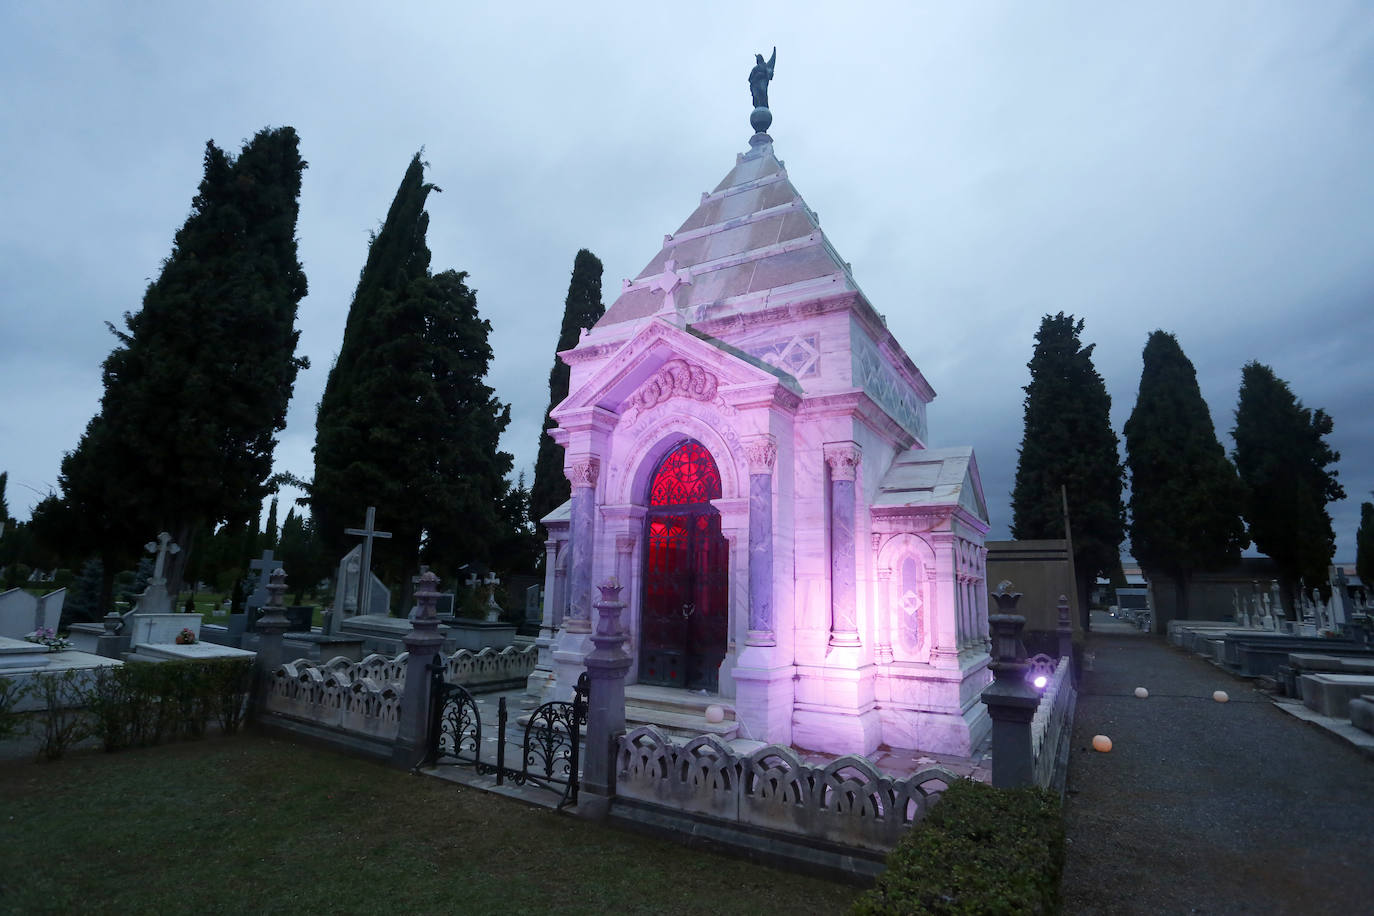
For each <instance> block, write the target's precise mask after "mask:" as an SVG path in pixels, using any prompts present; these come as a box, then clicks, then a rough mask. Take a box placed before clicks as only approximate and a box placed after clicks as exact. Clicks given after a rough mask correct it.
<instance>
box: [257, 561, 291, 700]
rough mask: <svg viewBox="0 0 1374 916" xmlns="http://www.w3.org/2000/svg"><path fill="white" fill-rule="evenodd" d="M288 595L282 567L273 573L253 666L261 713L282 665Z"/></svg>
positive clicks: (287, 624)
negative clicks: (284, 602)
mask: <svg viewBox="0 0 1374 916" xmlns="http://www.w3.org/2000/svg"><path fill="white" fill-rule="evenodd" d="M285 591H286V570H284V569H282V568H281V567H280V566H279V567H277V568H276V569H274V570H272V574H271V576H270V577H268V582H267V604H266V605H265V606H264V607H263V609H262V616H261V617H259V618H258V623H257V628H258V629H257V632H258V648H257V653H258V654H257V657H256V658H255V659H254V665H255V667H256V669H257V677H256V678H255V681H256V682H257V696H258V699H257V703H256V704H255V705H256V707H257V708H258V709H259V710H261V709H262V708H264V707H265V706H266V704H267V694H268V691H270V690H271V687H272V675H273V674H274V673H275V672H276V670H277V669H278V668H280V667H281V663H282V657H281V656H282V646H281V643H282V634H283V633H285V632H286V628H287V627H288V626H290V625H291V623H290V621H288V620H287V619H286V612H285V611H284V610H283V609H282V594H283V593H284V592H285Z"/></svg>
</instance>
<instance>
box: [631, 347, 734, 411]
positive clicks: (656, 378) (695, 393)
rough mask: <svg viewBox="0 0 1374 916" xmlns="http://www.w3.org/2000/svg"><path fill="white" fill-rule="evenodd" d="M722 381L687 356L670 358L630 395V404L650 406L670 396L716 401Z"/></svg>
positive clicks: (641, 407) (642, 406) (640, 407)
mask: <svg viewBox="0 0 1374 916" xmlns="http://www.w3.org/2000/svg"><path fill="white" fill-rule="evenodd" d="M719 384H720V382H719V381H718V380H717V379H716V377H715V375H714V374H713V373H711V372H710V371H708V370H707V369H706V368H704V367H702V366H698V365H697V364H696V363H689V362H687V360H685V359H670V360H668V361H667V362H666V363H664V364H663V365H662V366H661V367H660V368H659V370H658V371H657V372H655V373H654V374H653V375H652V376H650V377H649V380H648V381H646V382H645V383H644V384H643V385H641V386H640V388H639V390H638V391H636V392H635V393H634V394H633V395H632V396H631V397H630V406H632V407H637V408H639V409H640V410H648V409H649V408H651V407H655V406H657V405H659V404H662V403H663V402H664V401H666V400H668V399H669V398H678V397H682V398H691V399H692V400H694V401H708V402H709V401H713V400H715V398H716V388H717V387H718V386H719Z"/></svg>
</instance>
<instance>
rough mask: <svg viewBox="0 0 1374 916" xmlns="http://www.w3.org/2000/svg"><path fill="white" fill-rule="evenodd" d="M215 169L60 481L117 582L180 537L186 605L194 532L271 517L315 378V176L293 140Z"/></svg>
mask: <svg viewBox="0 0 1374 916" xmlns="http://www.w3.org/2000/svg"><path fill="white" fill-rule="evenodd" d="M204 161H205V174H204V178H203V179H202V181H201V184H200V188H199V192H198V193H197V195H196V197H195V198H194V200H193V201H192V205H191V214H190V216H189V217H188V218H187V220H186V223H185V224H184V225H183V226H182V228H181V229H180V230H179V231H178V232H177V234H176V237H175V240H174V243H173V248H172V253H171V255H170V256H169V257H168V258H167V260H166V261H165V262H164V263H163V267H162V271H161V273H160V274H159V276H158V278H157V279H156V280H154V281H153V282H152V283H151V284H150V285H149V287H148V289H147V292H146V293H145V294H144V297H143V307H142V309H141V310H140V311H139V312H137V313H136V314H129V313H125V315H124V330H119V329H117V328H115V327H114V325H109V327H110V330H111V332H112V333H114V334H115V336H116V337H117V338H118V339H119V344H118V346H116V348H115V350H114V351H113V352H111V354H110V355H109V357H107V358H106V360H105V363H104V372H103V381H104V386H105V392H104V395H103V396H102V398H101V404H100V413H99V414H97V415H96V417H94V418H93V419H92V420H91V422H90V424H89V425H88V426H87V428H86V432H85V433H84V434H83V436H82V438H81V440H80V441H79V442H78V443H77V446H76V449H75V450H74V451H72V452H69V453H68V454H67V456H66V457H65V458H64V460H63V462H62V469H61V473H60V475H59V482H60V484H61V487H62V492H63V499H64V501H66V502H67V503H68V507H69V508H70V509H71V510H72V512H73V514H74V516H75V517H76V518H79V519H80V520H81V522H82V524H83V526H84V527H85V528H86V533H87V536H88V537H89V539H90V540H91V542H92V543H91V545H90V546H91V547H92V548H94V550H98V551H100V552H101V553H102V560H103V561H104V569H105V575H106V578H107V581H108V579H109V577H110V575H111V573H112V571H113V570H115V569H118V568H119V566H120V565H122V563H120V562H119V561H121V560H123V561H125V562H127V560H128V558H129V555H130V553H133V552H134V551H136V550H137V548H136V546H134V545H137V544H140V543H142V542H143V541H145V540H147V539H148V538H149V537H150V536H152V535H153V534H156V533H157V532H158V531H161V530H166V531H168V532H170V533H171V534H172V537H173V538H174V539H175V540H176V541H177V543H178V544H179V545H180V546H181V551H180V553H178V554H176V555H175V556H174V557H173V558H172V563H171V566H170V569H169V570H168V573H167V577H168V580H169V583H168V588H169V590H170V591H171V592H172V593H173V594H175V593H176V590H177V589H179V587H180V583H181V574H182V570H183V569H184V566H185V563H186V561H187V559H188V558H189V557H190V555H191V551H192V548H193V543H192V542H193V540H194V536H195V533H196V532H197V531H198V530H201V529H203V528H206V527H208V526H210V525H213V524H214V523H216V522H218V521H221V520H224V519H227V518H231V517H235V516H243V515H245V514H247V513H248V512H250V511H252V509H251V507H252V506H254V505H257V504H261V501H262V498H263V496H264V495H265V494H266V492H267V486H266V482H267V480H268V477H269V475H270V473H271V469H272V454H273V450H274V448H275V445H276V441H275V439H274V434H275V433H277V432H279V431H280V430H282V429H283V428H285V425H286V407H287V402H288V401H289V400H290V397H291V389H292V387H293V385H294V384H295V379H296V374H297V372H298V371H299V370H300V369H302V368H305V367H306V366H307V365H308V363H307V361H306V360H305V359H298V358H297V357H296V356H295V350H296V342H297V338H298V337H299V333H298V332H297V331H296V330H295V319H296V306H297V303H299V302H300V299H301V297H303V296H304V295H305V292H306V280H305V274H304V272H303V271H302V269H301V265H300V262H299V261H298V260H297V256H296V238H295V233H296V217H297V213H298V211H299V204H298V198H299V196H300V187H301V172H302V171H303V170H304V169H305V167H306V163H305V161H304V160H302V159H301V157H300V153H299V141H298V138H297V136H296V132H295V130H294V129H292V128H290V127H281V128H268V129H264V130H262V131H260V132H259V133H258V134H257V135H256V136H254V137H253V139H252V140H250V141H249V142H248V143H247V144H246V145H245V146H244V148H243V150H242V152H241V153H240V155H239V156H238V158H237V159H235V158H233V157H231V156H229V155H228V154H227V153H225V152H224V151H222V150H221V149H219V148H218V147H217V146H215V144H214V143H213V142H211V143H207V144H206V149H205V160H204ZM102 591H103V592H108V589H102ZM105 597H106V594H102V603H104V598H105Z"/></svg>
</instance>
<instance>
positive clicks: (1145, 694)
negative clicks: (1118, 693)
mask: <svg viewBox="0 0 1374 916" xmlns="http://www.w3.org/2000/svg"><path fill="white" fill-rule="evenodd" d="M1135 695H1136V696H1138V697H1140V698H1141V699H1142V700H1143V699H1145V698H1146V697H1148V696H1149V695H1150V691H1148V690H1146V689H1145V688H1144V687H1137V688H1136V689H1135Z"/></svg>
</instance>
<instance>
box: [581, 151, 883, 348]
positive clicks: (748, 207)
mask: <svg viewBox="0 0 1374 916" xmlns="http://www.w3.org/2000/svg"><path fill="white" fill-rule="evenodd" d="M858 291H859V288H858V286H857V284H855V282H854V278H853V276H852V274H851V272H850V269H849V265H848V264H846V263H845V262H844V261H843V260H842V259H841V258H840V256H839V255H838V254H837V253H836V251H835V249H834V247H833V246H832V245H831V244H830V242H829V240H827V239H826V237H825V233H823V232H822V231H821V229H820V220H819V218H818V217H817V216H816V214H815V212H814V211H812V209H811V208H810V207H808V206H807V205H806V201H804V200H802V197H801V195H800V194H798V193H797V189H796V188H795V187H793V186H792V182H791V181H790V180H789V179H788V177H787V169H786V168H785V167H784V166H783V163H782V161H781V160H779V159H778V158H777V156H776V155H775V154H774V152H773V140H772V138H771V137H769V136H768V135H767V134H764V133H756V134H754V136H753V137H752V138H750V140H749V152H747V153H742V154H740V156H739V158H738V160H737V161H736V163H735V167H734V168H733V169H731V170H730V173H729V174H728V175H726V176H725V178H724V179H723V180H722V181H721V183H720V184H719V185H717V186H716V189H715V190H714V191H711V192H709V193H704V194H702V196H701V203H700V204H698V206H697V208H696V210H694V211H693V212H692V215H691V216H689V217H687V221H686V222H684V223H683V224H682V226H681V227H679V228H678V230H677V231H676V232H674V233H673V234H671V235H667V236H664V238H663V248H662V249H661V250H660V251H659V252H658V254H657V255H655V256H654V258H653V260H651V261H649V263H648V265H647V266H646V267H645V268H644V269H643V270H642V271H640V272H639V276H637V277H636V278H635V279H633V280H629V281H626V283H625V287H624V289H623V290H622V291H621V294H620V297H619V298H618V299H616V301H615V302H614V303H612V304H611V307H610V308H608V309H607V310H606V313H605V314H604V315H603V316H602V317H601V320H600V321H598V322H597V325H596V326H597V327H598V328H604V327H608V326H610V325H615V324H620V323H622V322H627V321H636V320H638V319H641V318H646V317H648V316H650V315H655V314H659V313H663V312H669V313H672V312H678V313H681V314H685V315H686V316H687V318H688V320H689V321H695V320H700V319H702V318H704V317H706V312H707V309H710V311H711V317H718V316H721V315H724V314H729V313H731V312H735V311H753V310H755V309H757V308H762V307H765V306H766V305H767V304H768V303H769V301H770V300H774V299H777V298H778V297H779V296H782V297H785V298H786V299H787V300H788V301H797V300H801V299H809V298H813V297H817V296H829V295H833V294H836V293H841V292H858Z"/></svg>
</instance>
